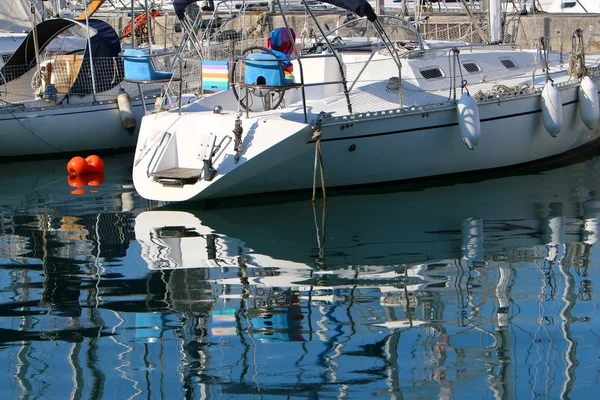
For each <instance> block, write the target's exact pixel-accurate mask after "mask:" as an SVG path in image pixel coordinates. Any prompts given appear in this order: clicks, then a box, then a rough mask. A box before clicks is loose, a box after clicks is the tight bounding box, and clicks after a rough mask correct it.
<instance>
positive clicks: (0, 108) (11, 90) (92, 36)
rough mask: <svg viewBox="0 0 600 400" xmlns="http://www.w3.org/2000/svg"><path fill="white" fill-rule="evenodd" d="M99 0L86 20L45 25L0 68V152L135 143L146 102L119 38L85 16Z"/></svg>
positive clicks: (154, 89)
mask: <svg viewBox="0 0 600 400" xmlns="http://www.w3.org/2000/svg"><path fill="white" fill-rule="evenodd" d="M22 3H23V2H19V4H20V7H19V8H18V9H19V10H22V6H23V4H22ZM27 3H28V2H27ZM15 4H16V3H15ZM101 4H102V2H98V1H95V2H93V3H91V4H90V5H89V7H88V8H87V11H84V13H83V15H84V19H83V20H81V19H80V20H69V19H60V18H54V19H46V20H44V21H41V22H39V23H38V24H36V25H35V26H36V28H35V29H34V30H32V31H31V32H30V33H29V35H28V36H27V38H26V39H24V41H23V42H22V43H21V47H20V48H19V49H16V50H15V54H14V56H12V57H11V58H9V59H7V60H6V62H5V65H3V66H2V68H1V69H0V144H1V147H2V150H0V157H18V156H23V155H48V154H53V153H71V152H79V151H92V150H94V151H97V150H103V149H115V148H129V147H133V146H134V145H135V126H134V125H135V124H133V123H132V122H131V121H132V120H133V121H135V120H138V121H139V120H140V119H141V117H142V115H143V107H142V100H141V98H140V96H139V92H138V88H137V87H136V86H135V85H132V84H127V83H126V82H123V73H122V71H123V65H122V59H121V56H120V52H121V49H122V47H121V38H120V37H119V36H118V34H117V32H116V31H115V30H114V29H113V28H112V27H111V26H110V25H109V24H108V23H106V22H103V21H100V20H94V19H89V22H88V21H86V20H87V18H85V17H86V16H88V17H89V16H90V15H91V13H92V12H93V11H95V10H96V9H97V8H98V7H99V6H100V5H101ZM34 15H35V13H34ZM23 17H24V16H23ZM19 21H22V23H23V24H24V23H25V22H24V18H20V19H19ZM6 25H8V23H7V24H6ZM14 26H17V25H14ZM19 26H21V25H19ZM161 93H162V85H151V87H146V88H145V89H144V95H145V96H146V97H147V98H148V97H149V98H154V97H157V96H159V95H160V94H161ZM120 95H122V97H123V96H125V101H124V102H121V103H120V104H119V102H118V97H119V96H120ZM130 98H132V99H133V100H128V99H130ZM147 101H148V100H147ZM152 102H153V101H152ZM82 121H85V122H84V123H83V124H82Z"/></svg>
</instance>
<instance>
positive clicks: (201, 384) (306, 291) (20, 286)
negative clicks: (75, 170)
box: [0, 154, 600, 399]
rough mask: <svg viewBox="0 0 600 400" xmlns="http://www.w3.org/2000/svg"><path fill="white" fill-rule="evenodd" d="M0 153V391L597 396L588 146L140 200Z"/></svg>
mask: <svg viewBox="0 0 600 400" xmlns="http://www.w3.org/2000/svg"><path fill="white" fill-rule="evenodd" d="M132 159H133V155H132V154H121V155H113V156H107V157H106V158H105V159H104V161H105V164H106V171H105V173H104V175H103V176H97V177H94V179H91V178H90V179H88V180H87V181H85V180H80V181H74V180H73V179H68V177H67V172H66V163H67V161H68V160H62V159H54V160H44V161H36V162H31V163H9V164H3V165H2V166H1V168H2V172H3V173H2V177H1V178H0V181H1V183H2V185H1V187H2V188H3V189H2V191H1V192H0V229H1V230H0V321H1V323H0V370H1V371H0V388H1V390H2V393H3V395H2V397H3V398H6V399H21V398H22V399H34V398H41V399H67V398H69V399H136V398H137V399H184V398H185V399H200V398H206V399H232V398H235V399H238V398H239V399H246V398H247V399H250V398H252V399H254V398H260V399H278V398H286V399H342V398H346V399H351V398H356V399H366V398H386V399H387V398H391V399H399V398H404V399H464V398H468V399H512V398H519V399H536V398H540V399H579V398H595V397H597V393H598V392H599V390H600V364H599V357H600V324H599V323H598V316H597V314H596V313H597V312H598V306H599V302H598V295H597V294H596V291H595V286H596V285H597V284H599V283H600V281H599V280H600V268H599V267H600V258H599V257H600V255H599V246H600V245H599V244H598V242H599V241H600V225H599V224H600V199H599V198H598V197H597V195H598V193H600V158H592V159H589V160H586V161H580V162H576V163H572V164H570V165H568V166H563V167H560V168H555V169H550V170H545V171H542V172H536V173H526V174H520V175H512V176H504V177H479V178H477V179H471V182H466V181H465V180H464V179H463V180H462V181H456V180H455V181H450V180H439V181H437V182H434V183H428V184H423V185H414V184H413V185H411V186H407V185H402V186H400V185H397V186H390V185H387V186H384V187H381V186H378V187H370V188H362V189H353V190H346V191H343V192H342V191H335V190H329V191H327V201H326V202H324V201H323V200H322V199H320V198H319V199H318V201H317V202H316V203H314V205H313V203H312V202H311V191H310V190H309V191H306V192H299V193H294V194H288V195H285V196H280V195H274V196H259V197H258V198H255V196H252V199H247V200H244V199H236V200H232V201H222V202H215V203H210V204H199V203H197V204H167V205H163V204H156V203H151V202H147V201H146V200H144V199H142V198H140V197H139V196H138V195H137V194H136V192H135V188H134V187H133V184H132V182H131V165H132Z"/></svg>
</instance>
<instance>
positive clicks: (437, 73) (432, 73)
mask: <svg viewBox="0 0 600 400" xmlns="http://www.w3.org/2000/svg"><path fill="white" fill-rule="evenodd" d="M420 72H421V75H423V78H425V79H434V78H441V77H443V76H444V74H443V73H442V70H441V69H439V68H427V69H422V70H421V71H420Z"/></svg>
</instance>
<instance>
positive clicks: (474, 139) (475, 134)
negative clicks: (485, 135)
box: [456, 92, 481, 150]
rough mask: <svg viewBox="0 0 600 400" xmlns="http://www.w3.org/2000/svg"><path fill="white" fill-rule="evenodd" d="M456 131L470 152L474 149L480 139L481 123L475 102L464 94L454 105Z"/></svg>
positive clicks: (467, 94)
mask: <svg viewBox="0 0 600 400" xmlns="http://www.w3.org/2000/svg"><path fill="white" fill-rule="evenodd" d="M456 116H457V118H458V129H459V131H460V137H461V139H462V141H463V142H464V143H465V144H466V145H467V147H468V148H469V149H470V150H473V149H475V147H477V144H478V143H479V138H480V137H481V122H480V121H479V108H478V107H477V102H476V101H475V99H473V98H472V97H471V96H470V95H469V93H467V92H464V93H463V94H462V95H461V96H460V99H459V100H458V103H457V104H456Z"/></svg>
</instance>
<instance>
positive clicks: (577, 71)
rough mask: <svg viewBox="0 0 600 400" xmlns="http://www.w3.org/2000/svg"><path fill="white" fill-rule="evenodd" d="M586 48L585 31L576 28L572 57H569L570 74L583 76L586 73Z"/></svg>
mask: <svg viewBox="0 0 600 400" xmlns="http://www.w3.org/2000/svg"><path fill="white" fill-rule="evenodd" d="M585 73H586V68H585V50H584V46H583V32H582V31H581V29H579V28H578V29H575V30H574V31H573V36H572V38H571V57H569V76H576V77H578V78H581V77H583V76H584V75H585Z"/></svg>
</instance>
